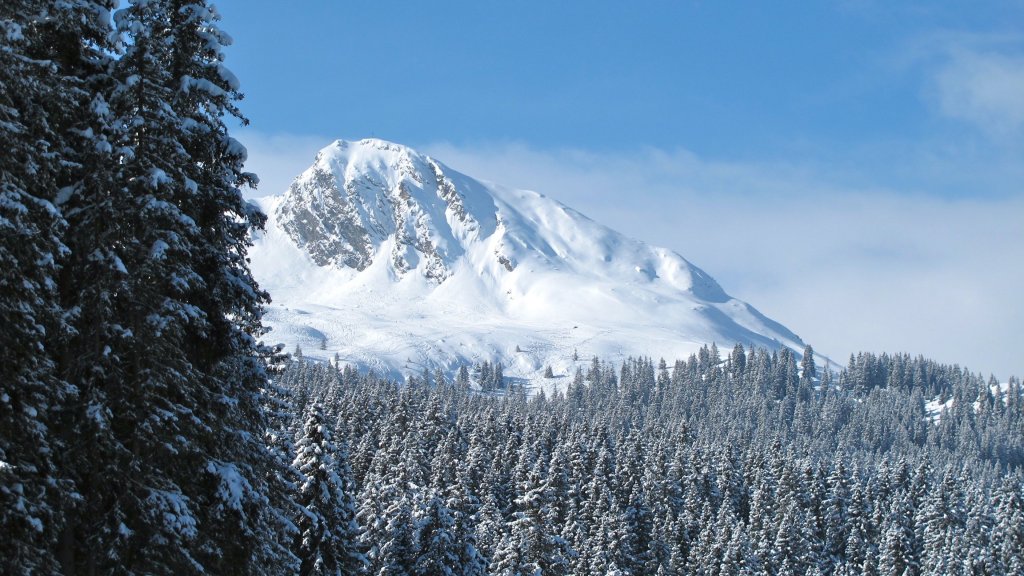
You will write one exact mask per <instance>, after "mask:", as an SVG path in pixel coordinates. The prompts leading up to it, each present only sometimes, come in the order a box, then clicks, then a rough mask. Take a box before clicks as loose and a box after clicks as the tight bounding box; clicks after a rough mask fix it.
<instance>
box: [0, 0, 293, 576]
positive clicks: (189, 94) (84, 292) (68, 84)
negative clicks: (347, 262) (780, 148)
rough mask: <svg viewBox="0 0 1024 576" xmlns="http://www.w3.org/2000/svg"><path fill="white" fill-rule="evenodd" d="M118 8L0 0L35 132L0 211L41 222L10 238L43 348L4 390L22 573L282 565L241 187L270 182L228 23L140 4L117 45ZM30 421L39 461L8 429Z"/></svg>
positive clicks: (27, 135)
mask: <svg viewBox="0 0 1024 576" xmlns="http://www.w3.org/2000/svg"><path fill="white" fill-rule="evenodd" d="M112 8H113V3H112V2H85V1H79V0H76V1H68V2H60V3H40V4H34V3H31V2H27V1H21V2H15V3H14V4H8V3H5V4H4V12H3V13H2V14H0V15H2V16H3V26H4V32H5V40H4V42H5V43H4V44H3V48H4V50H3V53H4V56H3V58H5V59H6V61H7V62H10V63H11V68H8V67H7V66H4V72H3V73H2V75H0V77H2V79H3V81H4V82H5V89H4V91H3V94H4V96H3V97H4V98H5V99H8V98H9V99H10V100H12V101H11V102H7V101H5V102H3V104H4V107H3V109H2V111H0V114H3V115H4V118H5V122H4V125H3V127H2V129H0V130H2V137H4V138H9V139H10V140H11V142H12V144H15V143H16V144H18V146H17V147H16V149H17V153H16V154H15V155H12V156H10V157H9V158H5V159H4V171H3V174H4V176H3V178H4V189H3V194H4V198H5V202H4V208H5V209H6V208H7V207H10V208H11V210H10V214H11V215H12V218H11V219H10V220H11V227H12V230H17V231H18V233H23V232H28V233H31V235H32V236H33V237H34V238H36V240H35V241H34V243H30V244H25V245H22V246H20V247H16V246H15V244H14V242H13V241H14V240H17V238H16V237H10V238H11V240H12V242H8V238H9V237H8V235H6V234H5V236H4V242H3V248H0V257H3V258H5V259H9V260H11V261H12V262H13V263H14V265H15V266H17V268H16V269H14V272H13V273H12V274H14V275H24V276H25V277H26V279H27V280H28V281H27V282H22V283H21V284H20V285H21V286H23V287H24V290H23V291H22V292H21V293H20V294H19V302H18V303H16V304H15V305H14V306H12V309H11V310H10V311H9V310H8V309H6V308H5V309H4V316H5V318H4V320H8V316H11V319H12V320H14V321H15V322H16V323H17V325H18V326H19V327H20V328H19V329H20V330H21V335H23V336H27V337H26V338H25V340H24V342H25V343H24V344H23V345H19V347H18V348H17V349H18V350H22V351H29V352H31V351H34V352H35V353H36V354H37V355H38V356H37V357H35V358H32V359H28V360H25V361H24V362H20V361H19V362H17V363H16V366H18V367H19V369H23V370H24V373H23V374H20V375H18V374H15V375H12V377H11V378H10V382H12V383H17V389H16V390H15V389H14V387H13V386H12V388H11V391H12V392H14V393H13V394H11V393H7V392H6V389H5V394H4V395H5V396H6V397H8V398H10V399H11V401H10V402H7V403H6V404H7V405H9V406H12V407H14V408H15V409H16V410H15V411H13V412H8V411H6V409H5V408H0V410H4V411H3V412H0V417H3V418H4V424H5V430H4V432H5V433H4V434H3V437H4V438H5V440H4V443H5V444H6V443H7V440H6V439H7V438H11V439H12V440H13V442H12V446H11V447H8V446H3V450H4V457H3V460H4V462H5V463H8V459H10V461H11V462H10V464H11V465H10V466H7V465H6V464H5V465H4V466H3V472H2V473H4V474H8V473H10V474H11V475H17V477H21V478H23V481H22V480H17V479H15V480H12V482H11V484H10V486H12V487H15V488H17V487H18V486H21V488H20V489H17V490H5V491H4V493H3V495H2V497H3V499H4V502H3V503H4V521H5V532H6V528H7V524H8V522H10V523H11V525H12V526H14V525H17V526H19V527H20V528H19V531H18V532H17V533H15V538H13V539H12V541H13V543H12V544H11V545H10V546H11V548H12V550H13V551H14V552H15V554H18V556H16V557H18V558H23V559H24V560H19V562H21V565H22V566H23V567H25V568H26V569H30V568H31V567H33V566H38V567H52V566H53V564H54V560H56V561H57V562H59V564H60V570H61V571H62V572H63V573H65V574H117V573H125V574H128V573H156V574H159V573H176V574H188V573H200V572H215V573H222V574H231V573H246V574H251V573H279V572H281V570H282V569H287V567H288V563H289V560H290V559H291V556H290V555H289V554H288V551H287V548H286V547H285V546H283V545H282V544H281V543H279V542H278V541H277V539H276V538H275V535H276V534H278V533H280V526H279V525H278V524H279V521H280V517H281V516H280V515H279V514H276V513H275V511H273V510H272V509H271V508H270V506H269V504H268V502H269V500H270V498H269V496H270V495H272V494H273V492H274V491H275V490H279V489H280V488H279V487H277V486H274V485H272V482H273V479H274V477H275V476H274V475H273V474H271V473H270V469H271V468H272V467H273V466H274V465H275V464H274V462H275V460H273V459H272V458H271V457H270V455H269V453H268V451H267V449H266V447H265V446H264V445H263V436H262V431H263V429H264V428H265V421H264V420H265V418H264V416H263V411H262V407H261V402H262V397H261V387H262V386H263V385H264V383H265V382H266V375H265V372H264V363H265V359H266V358H267V356H268V355H269V352H268V351H267V350H265V349H263V348H262V347H261V346H260V345H258V344H257V340H256V338H257V337H258V336H259V334H260V330H261V328H260V314H261V307H262V304H263V303H264V302H265V301H266V300H267V297H266V295H265V294H264V293H262V292H261V291H259V289H258V288H257V286H256V283H255V281H254V280H253V279H252V277H251V275H250V273H249V271H248V268H247V264H246V260H245V253H246V248H247V245H248V242H249V231H250V230H251V229H253V228H256V227H259V226H260V225H261V224H262V218H263V217H262V215H260V214H259V213H258V212H257V211H256V210H255V209H253V208H251V207H250V206H249V205H248V204H247V203H246V202H245V201H244V200H243V199H242V196H241V193H240V191H239V186H242V185H245V184H249V183H252V182H253V181H254V179H253V177H252V176H251V175H248V174H245V173H243V172H242V171H241V165H242V162H243V161H244V149H243V148H242V147H241V146H240V145H238V143H237V142H235V141H234V140H233V139H231V138H230V137H229V136H228V134H227V128H226V125H225V123H224V119H225V118H230V117H238V118H240V116H239V115H238V111H237V109H236V107H235V102H236V101H237V100H238V99H239V98H240V93H239V92H238V84H237V81H236V80H235V78H234V77H233V76H232V75H231V73H230V72H228V71H227V70H226V69H225V68H224V67H223V65H222V59H223V56H222V53H221V46H222V45H223V44H225V43H226V41H227V37H226V36H225V35H224V34H223V33H222V32H220V31H219V30H218V29H217V27H216V21H217V19H218V18H217V15H216V14H215V13H214V12H213V11H212V10H211V9H210V8H209V7H208V6H207V5H206V3H205V2H202V1H199V2H196V1H186V0H153V1H147V0H138V1H135V2H131V3H129V4H128V5H127V6H126V7H125V8H124V9H123V10H121V11H119V12H118V13H117V14H116V15H115V20H116V24H117V32H118V33H119V34H120V42H118V43H115V41H114V39H115V35H114V28H113V27H112V23H111V16H110V11H111V9H112ZM19 19H20V20H19ZM119 46H120V47H121V48H120V49H119ZM119 50H120V51H119ZM112 55H113V56H112ZM8 83H11V84H8ZM15 83H17V85H15ZM8 86H10V89H8ZM15 89H18V90H24V92H23V93H22V92H17V94H18V95H17V96H14V95H13V94H14V92H12V90H15ZM9 94H11V95H10V96H8V95H9ZM48 96H52V98H51V99H50V100H47V97H48ZM19 99H20V100H19ZM13 100H18V101H13ZM39 102H43V103H44V104H38V103H39ZM33 103H36V104H38V105H36V104H33ZM33 106H34V107H33ZM7 119H10V122H7V121H6V120H7ZM33 147H34V148H33ZM8 164H10V166H8ZM25 182H30V183H31V186H32V188H30V189H27V188H25V186H24V185H23V183H25ZM7 198H11V201H10V202H7ZM37 215H41V216H42V217H39V218H36V216H37ZM4 218H5V223H6V220H7V219H8V216H7V212H6V210H5V213H4ZM15 218H19V219H15ZM29 220H31V222H29ZM32 222H34V223H35V224H33V223H32ZM15 248H17V250H15ZM8 254H10V256H8ZM57 271H59V273H55V272H57ZM7 280H8V278H7V276H4V281H7ZM55 310H56V311H59V316H57V315H56V314H54V311H55ZM26 311H27V312H26ZM9 312H10V313H9ZM51 325H52V326H51ZM40 341H41V342H42V344H43V345H42V346H40V345H39V343H40ZM19 353H26V352H19ZM4 376H7V374H6V373H5V374H4ZM6 385H7V383H6V382H5V386H6ZM15 419H17V421H15ZM33 419H34V420H36V421H35V422H33V421H32V420H33ZM8 420H10V426H11V429H12V430H13V429H16V428H17V429H19V430H25V432H24V433H23V435H22V436H19V437H14V436H9V435H8V434H7V433H6V430H7V425H8ZM33 435H35V436H39V437H40V438H39V439H38V440H39V441H38V442H37V443H36V444H37V446H38V448H40V449H41V450H38V451H37V452H36V456H33V457H32V458H33V459H34V460H35V461H32V462H30V461H26V459H25V458H26V454H29V452H27V451H25V450H23V449H22V448H23V446H13V444H14V443H17V444H19V445H24V444H26V443H27V442H31V441H32V440H33ZM48 467H52V468H53V469H55V470H56V471H57V476H56V477H54V478H48V477H46V476H47V468H48ZM9 469H10V470H9ZM17 477H16V478H17ZM4 485H5V486H8V483H7V478H5V482H4ZM65 487H66V489H65ZM41 488H44V489H43V490H41ZM55 491H56V494H51V493H54V492H55ZM19 498H20V499H21V500H22V501H21V502H19V501H18V499H19ZM9 502H11V504H8V503H9ZM55 507H56V508H55ZM19 510H24V511H25V512H23V513H22V512H19ZM10 511H14V512H15V514H14V515H12V516H11V518H10V520H8V517H7V516H8V513H9V512H10ZM47 516H50V517H49V518H48V517H47ZM26 525H27V526H29V527H30V528H32V529H33V530H37V531H38V532H39V533H40V535H39V536H33V535H31V534H27V533H26V532H25V531H24V527H25V526H26ZM30 548H31V549H32V552H31V553H29V552H27V550H29V549H30ZM41 569H42V568H41ZM44 571H47V572H48V571H51V570H49V569H45V570H44Z"/></svg>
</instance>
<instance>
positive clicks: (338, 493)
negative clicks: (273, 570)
mask: <svg viewBox="0 0 1024 576" xmlns="http://www.w3.org/2000/svg"><path fill="white" fill-rule="evenodd" d="M295 448H296V455H295V462H293V463H292V465H293V466H294V467H295V468H296V469H297V470H298V471H299V473H300V474H301V484H300V486H299V487H298V498H297V499H296V500H297V502H298V504H299V506H301V511H300V514H299V516H298V517H297V518H296V521H295V523H296V525H297V526H298V528H299V534H298V536H297V538H296V543H295V547H294V552H295V555H296V556H297V557H298V558H299V559H300V561H301V565H300V567H299V572H298V573H299V574H300V575H302V576H307V575H318V576H323V575H342V574H356V573H358V572H359V571H360V570H362V568H363V567H364V564H365V563H366V559H365V558H364V557H363V554H362V553H361V552H360V548H359V545H358V538H359V527H358V525H357V524H356V520H355V514H356V511H355V501H354V497H353V493H354V491H355V490H354V488H355V487H354V486H353V483H352V474H351V470H350V469H349V466H348V461H347V460H348V458H347V454H346V452H347V451H346V450H344V449H343V448H341V447H338V446H336V445H335V444H334V441H333V438H332V434H331V428H330V426H329V425H328V423H327V420H326V418H325V417H324V414H323V411H322V408H321V407H320V405H318V404H314V405H313V406H312V407H311V409H310V411H309V415H308V417H307V419H306V423H305V425H304V426H303V431H302V437H301V438H300V439H299V441H298V442H297V443H296V447H295Z"/></svg>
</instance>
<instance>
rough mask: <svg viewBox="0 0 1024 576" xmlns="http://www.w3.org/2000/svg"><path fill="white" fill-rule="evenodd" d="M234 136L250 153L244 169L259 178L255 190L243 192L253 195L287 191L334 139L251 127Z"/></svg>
mask: <svg viewBox="0 0 1024 576" xmlns="http://www.w3.org/2000/svg"><path fill="white" fill-rule="evenodd" d="M233 136H234V137H235V138H237V139H238V141H239V142H241V143H242V144H244V145H245V148H246V150H247V151H248V152H249V158H248V160H247V161H246V163H245V169H246V170H248V171H249V172H255V173H256V175H257V176H259V177H260V183H259V187H258V188H257V189H256V190H245V191H244V192H245V194H246V196H247V197H250V198H259V197H261V196H271V195H274V194H281V193H282V192H284V191H285V190H287V189H288V186H289V185H290V184H291V183H292V180H294V179H295V177H296V176H298V175H299V174H301V173H302V171H303V170H305V169H306V168H309V166H310V164H312V163H313V157H314V156H316V153H317V152H318V151H319V150H320V149H321V148H323V147H325V146H327V145H328V144H330V143H331V142H332V141H333V139H331V138H327V137H321V136H312V135H298V134H265V133H263V132H260V131H257V130H252V129H242V130H238V131H236V132H235V133H233Z"/></svg>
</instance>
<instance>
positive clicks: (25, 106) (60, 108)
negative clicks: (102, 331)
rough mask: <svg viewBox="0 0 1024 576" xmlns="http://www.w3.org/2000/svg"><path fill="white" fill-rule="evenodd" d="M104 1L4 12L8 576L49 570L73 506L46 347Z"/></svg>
mask: <svg viewBox="0 0 1024 576" xmlns="http://www.w3.org/2000/svg"><path fill="white" fill-rule="evenodd" d="M110 8H111V4H110V3H109V2H88V1H84V0H80V1H69V2H61V3H54V2H45V1H40V0H11V1H9V2H4V3H3V4H2V5H0V147H2V149H3V154H2V155H0V294H3V296H2V298H0V325H2V326H3V329H2V330H0V349H2V350H3V351H4V361H3V363H0V526H2V527H3V533H4V536H3V538H2V542H0V557H2V558H4V559H5V561H6V563H7V566H8V568H9V569H10V570H11V571H12V572H24V573H29V572H39V573H45V572H52V571H54V570H55V566H56V558H55V554H54V551H55V549H56V538H57V536H58V534H59V533H60V531H61V530H62V525H63V513H62V508H63V507H64V506H66V505H67V504H68V503H69V502H70V501H72V500H73V498H74V496H75V492H74V486H73V484H72V483H70V482H68V481H67V476H66V474H65V473H64V470H63V469H62V468H63V464H62V458H61V456H60V450H61V446H60V444H61V442H60V440H61V439H60V438H59V437H58V436H57V434H56V432H57V430H58V427H57V426H56V424H55V421H54V418H55V414H56V413H57V412H59V410H60V409H61V407H62V405H63V404H64V403H65V402H74V401H75V398H74V394H75V391H76V389H75V387H74V386H73V385H72V384H73V383H70V384H69V383H68V382H65V381H62V380H60V378H59V374H57V373H56V370H55V365H54V362H53V356H52V354H51V352H52V349H51V344H52V343H53V342H56V341H58V340H59V339H60V338H62V337H64V336H65V335H66V334H67V330H68V326H67V325H66V317H65V314H64V311H63V310H62V309H61V306H60V302H59V297H58V296H59V293H58V282H59V263H60V261H61V259H62V258H64V257H65V256H66V254H67V250H68V248H67V246H66V245H65V243H64V235H65V233H66V230H67V222H66V220H65V218H64V217H63V213H62V211H61V206H60V205H61V203H62V201H63V200H64V196H66V191H67V189H68V187H70V186H73V185H74V184H75V183H76V182H77V181H78V180H79V179H80V178H82V177H83V172H84V170H85V165H86V164H88V162H86V161H87V160H88V159H89V158H91V157H92V155H93V153H96V154H102V150H104V146H105V144H106V143H105V141H104V138H103V130H102V129H101V127H102V126H103V122H104V116H103V111H104V110H105V102H104V100H103V97H102V96H101V95H98V94H95V93H94V88H96V87H97V85H99V84H100V83H102V82H103V81H104V79H105V78H106V75H105V70H106V67H107V66H108V64H109V62H110V53H111V52H113V48H114V47H113V45H112V43H111V42H110V31H111V23H110V17H109V9H110Z"/></svg>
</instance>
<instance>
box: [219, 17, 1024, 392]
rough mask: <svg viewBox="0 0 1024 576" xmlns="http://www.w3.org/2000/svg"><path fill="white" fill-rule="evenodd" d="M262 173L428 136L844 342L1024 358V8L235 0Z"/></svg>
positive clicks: (227, 21) (965, 359)
mask: <svg viewBox="0 0 1024 576" xmlns="http://www.w3.org/2000/svg"><path fill="white" fill-rule="evenodd" d="M215 4H216V5H217V6H218V8H219V9H220V11H221V14H222V15H223V17H224V21H223V23H222V24H223V27H224V28H225V29H226V30H227V31H228V32H229V33H230V34H231V35H232V36H233V37H234V39H235V45H234V46H233V47H232V48H230V49H229V51H228V66H229V67H230V68H231V69H232V70H233V71H234V72H235V73H236V74H237V75H238V76H239V78H240V79H241V81H242V86H243V90H244V91H245V93H246V99H245V100H244V101H243V102H242V108H243V111H244V112H245V113H246V114H247V115H248V116H249V118H250V120H251V121H252V125H251V126H250V127H249V128H247V129H245V130H238V131H236V135H237V136H238V137H239V138H240V139H241V140H242V141H243V142H244V143H245V144H246V145H247V146H248V147H249V149H250V158H251V161H250V168H251V169H252V170H253V171H255V172H257V173H259V174H260V176H261V178H262V179H263V185H262V186H261V189H260V191H259V194H260V195H262V194H268V193H277V192H280V191H281V190H283V188H284V187H286V186H287V183H288V181H289V180H290V179H291V178H292V177H293V176H294V175H296V174H297V173H298V172H299V171H301V170H302V169H304V168H305V166H306V165H308V164H309V163H310V162H311V159H312V155H313V154H314V153H315V151H316V150H317V149H319V148H320V147H322V146H324V145H326V144H327V143H328V142H329V141H331V140H333V139H335V138H362V137H367V136H376V137H379V138H385V139H388V140H392V141H396V142H400V143H403V144H408V145H411V146H414V147H416V148H418V149H421V150H423V151H426V152H428V153H431V154H433V155H434V156H436V157H437V158H438V159H440V160H442V161H443V162H446V163H447V164H449V165H451V166H452V167H454V168H456V169H460V170H462V171H464V172H466V173H468V174H470V175H472V176H475V177H478V178H481V179H486V180H493V181H496V182H501V183H503V184H507V185H511V186H519V187H526V188H532V189H535V190H538V191H540V192H542V193H545V194H547V195H549V196H552V197H554V198H557V199H559V200H562V201H563V202H566V203H567V204H570V205H571V206H573V207H575V208H577V209H580V210H581V211H583V212H584V213H586V214H588V215H590V216H592V217H594V218H595V219H597V220H599V221H601V222H603V223H606V224H608V225H610V226H612V227H614V228H617V229H620V230H622V231H624V232H626V233H628V234H630V235H632V236H636V237H639V238H641V239H643V240H647V241H650V242H653V243H655V244H659V245H663V246H668V247H670V248H673V249H675V250H676V251H678V252H680V253H681V254H682V255H683V256H685V257H687V258H688V259H690V260H691V261H693V262H695V263H696V264H698V265H699V266H701V267H702V268H704V269H705V270H707V271H708V272H710V273H711V274H712V275H713V276H715V277H716V278H717V279H718V280H719V281H720V282H721V283H722V284H723V286H724V287H725V288H726V290H727V291H729V292H730V293H731V294H733V295H734V296H737V297H740V298H743V299H745V300H747V301H749V302H751V303H752V304H754V305H755V306H757V307H758V308H760V309H761V310H762V311H764V312H765V313H767V314H768V315H770V316H773V317H775V318H777V319H779V320H780V321H782V322H783V323H784V324H786V325H788V326H789V327H790V328H792V329H793V330H794V331H796V332H797V333H798V334H800V335H801V336H802V337H803V338H804V339H805V340H806V341H808V342H810V343H811V344H813V345H815V347H816V349H818V350H820V351H824V352H826V353H828V354H831V355H833V356H835V357H837V358H838V359H840V361H842V358H844V357H845V356H846V355H848V354H849V353H850V352H853V351H857V350H870V351H876V352H879V351H892V352H896V351H906V352H910V353H913V354H918V353H921V354H925V355H926V356H931V357H934V358H936V359H938V360H942V361H946V362H951V363H952V362H956V363H960V364H966V365H967V366H969V367H970V368H972V369H973V370H975V371H982V372H984V373H986V374H987V373H989V372H995V373H996V374H997V375H999V376H1002V377H1006V376H1008V375H1009V374H1010V373H1014V374H1017V375H1021V374H1022V373H1024V361H1022V359H1021V358H1022V357H1021V355H1020V353H1019V348H1020V345H1021V344H1022V343H1024V339H1022V338H1021V333H1022V330H1021V328H1022V326H1024V304H1022V299H1021V298H1020V296H1019V295H1018V292H1020V291H1021V287H1022V285H1024V264H1022V263H1024V232H1022V229H1024V160H1022V159H1024V3H1022V2H1020V1H1014V2H1000V1H998V0H997V1H992V2H984V3H973V2H873V1H869V0H862V1H855V0H850V1H846V2H800V3H797V2H682V1H677V2H635V3H626V2H603V1H590V2H586V3H583V2H551V1H548V2H532V1H531V2H524V1H520V2H490V1H476V2H436V3H419V2H394V1H389V0H381V1H376V2H359V3H357V2H335V1H330V2H328V1H313V0H307V1H304V2H301V3H294V4H290V5H288V9H282V5H281V3H279V2H273V3H272V2H269V1H263V0H247V1H244V2H243V1H239V0H230V1H226V0H222V1H219V2H215Z"/></svg>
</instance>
